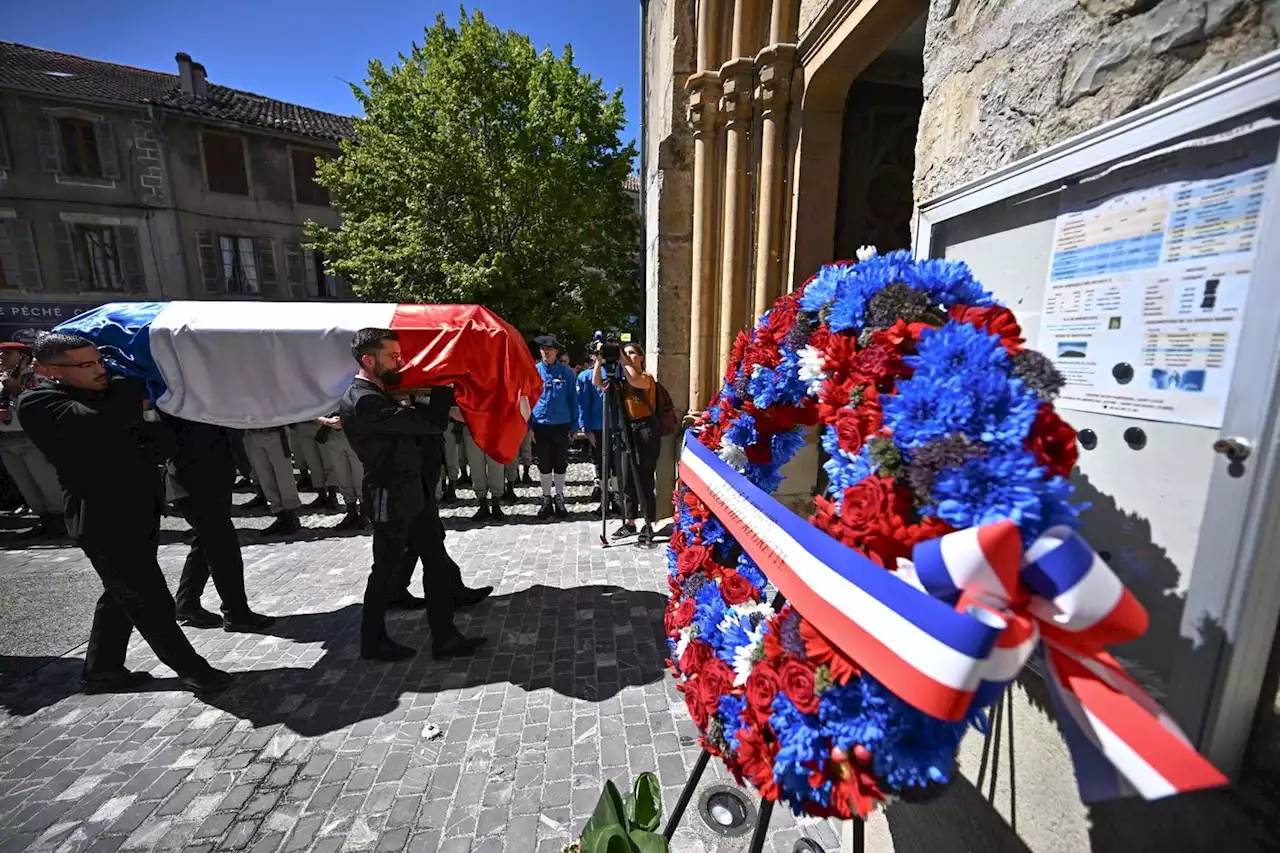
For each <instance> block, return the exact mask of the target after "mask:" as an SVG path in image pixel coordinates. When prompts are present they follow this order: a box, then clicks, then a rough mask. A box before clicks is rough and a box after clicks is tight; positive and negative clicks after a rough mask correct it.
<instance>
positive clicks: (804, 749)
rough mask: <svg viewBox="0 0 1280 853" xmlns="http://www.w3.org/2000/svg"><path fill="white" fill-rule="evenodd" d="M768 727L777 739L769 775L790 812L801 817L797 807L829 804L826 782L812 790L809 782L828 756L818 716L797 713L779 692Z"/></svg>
mask: <svg viewBox="0 0 1280 853" xmlns="http://www.w3.org/2000/svg"><path fill="white" fill-rule="evenodd" d="M769 725H770V726H772V727H773V731H774V733H775V734H777V736H778V755H777V757H776V758H774V761H773V775H774V777H775V778H776V779H777V780H778V785H779V786H780V787H781V788H782V796H783V797H784V798H785V799H786V801H787V802H788V803H790V805H791V809H792V811H794V812H795V813H796V814H801V813H802V810H801V807H802V806H803V804H804V803H805V802H809V801H812V802H815V803H819V804H821V805H823V806H826V805H829V804H830V802H831V787H832V785H831V782H830V780H827V779H824V780H823V781H822V784H820V785H818V786H817V787H816V788H815V787H813V786H812V785H811V784H810V783H809V777H810V776H811V775H812V774H813V773H814V768H815V767H816V768H817V769H818V771H821V770H822V768H823V767H825V765H826V763H827V759H828V757H829V756H830V754H831V749H830V746H829V740H828V738H827V736H826V733H825V732H824V731H823V727H822V724H821V721H820V720H819V719H818V716H817V715H815V714H805V713H803V712H801V711H800V709H799V708H797V707H796V706H795V705H794V704H792V702H791V700H790V699H788V698H787V696H786V694H785V693H782V692H779V693H778V695H777V696H775V697H774V700H773V714H772V716H770V718H769Z"/></svg>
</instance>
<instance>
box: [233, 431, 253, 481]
mask: <svg viewBox="0 0 1280 853" xmlns="http://www.w3.org/2000/svg"><path fill="white" fill-rule="evenodd" d="M231 454H232V455H233V456H235V459H236V470H237V471H239V472H240V476H242V477H244V478H245V479H246V480H252V479H253V465H252V463H250V462H249V453H248V452H247V451H246V450H245V449H244V433H242V432H241V431H240V430H235V431H234V432H232V434H231Z"/></svg>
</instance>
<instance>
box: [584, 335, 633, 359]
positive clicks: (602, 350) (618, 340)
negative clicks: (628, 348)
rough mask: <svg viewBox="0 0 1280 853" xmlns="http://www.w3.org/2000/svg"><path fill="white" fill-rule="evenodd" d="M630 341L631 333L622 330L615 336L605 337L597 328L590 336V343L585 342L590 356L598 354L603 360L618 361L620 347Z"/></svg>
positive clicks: (620, 354)
mask: <svg viewBox="0 0 1280 853" xmlns="http://www.w3.org/2000/svg"><path fill="white" fill-rule="evenodd" d="M630 342H631V333H630V332H623V333H622V334H620V335H617V336H616V337H605V334H604V332H602V331H599V330H597V331H596V333H595V334H594V335H593V336H592V337H591V343H589V344H587V353H588V354H590V355H592V356H597V355H598V356H600V358H601V360H603V361H605V362H618V361H621V360H622V348H623V346H625V345H626V344H629V343H630Z"/></svg>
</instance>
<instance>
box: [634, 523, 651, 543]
mask: <svg viewBox="0 0 1280 853" xmlns="http://www.w3.org/2000/svg"><path fill="white" fill-rule="evenodd" d="M636 544H638V545H643V546H645V547H648V546H650V545H652V544H653V528H652V527H651V526H650V525H648V524H645V526H644V527H643V528H642V529H641V530H640V538H639V539H637V540H636Z"/></svg>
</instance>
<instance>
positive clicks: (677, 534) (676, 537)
mask: <svg viewBox="0 0 1280 853" xmlns="http://www.w3.org/2000/svg"><path fill="white" fill-rule="evenodd" d="M688 544H689V540H688V538H687V537H686V536H685V535H684V531H683V530H681V529H680V528H678V527H677V528H676V529H675V530H674V531H673V532H672V533H671V540H670V541H669V542H668V543H667V545H668V547H670V548H671V549H672V550H673V551H675V552H676V553H677V554H678V553H680V552H681V551H683V550H684V549H685V546H687V545H688Z"/></svg>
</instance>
